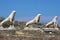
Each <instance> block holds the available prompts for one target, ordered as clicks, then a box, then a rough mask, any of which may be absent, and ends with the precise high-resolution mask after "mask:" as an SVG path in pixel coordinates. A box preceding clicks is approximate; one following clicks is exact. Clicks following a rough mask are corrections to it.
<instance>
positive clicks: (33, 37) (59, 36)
mask: <svg viewBox="0 0 60 40" xmlns="http://www.w3.org/2000/svg"><path fill="white" fill-rule="evenodd" d="M0 40H60V33H58V32H57V33H52V34H49V33H45V32H44V33H41V32H40V31H33V30H32V31H23V30H19V31H16V30H9V31H5V30H4V31H0Z"/></svg>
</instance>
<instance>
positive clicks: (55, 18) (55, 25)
mask: <svg viewBox="0 0 60 40" xmlns="http://www.w3.org/2000/svg"><path fill="white" fill-rule="evenodd" d="M57 18H58V17H57V16H55V17H54V18H53V20H52V21H50V22H49V23H47V24H46V25H45V26H46V27H49V26H50V25H53V26H54V27H57Z"/></svg>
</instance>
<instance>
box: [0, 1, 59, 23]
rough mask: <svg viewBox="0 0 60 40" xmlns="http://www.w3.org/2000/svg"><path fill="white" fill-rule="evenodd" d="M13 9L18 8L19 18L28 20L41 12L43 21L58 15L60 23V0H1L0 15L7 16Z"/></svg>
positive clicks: (17, 17)
mask: <svg viewBox="0 0 60 40" xmlns="http://www.w3.org/2000/svg"><path fill="white" fill-rule="evenodd" d="M13 10H16V16H15V19H17V20H23V21H28V20H31V19H32V18H34V17H35V16H36V15H37V14H38V13H41V14H42V18H41V22H48V21H50V20H52V18H53V17H54V16H58V23H60V22H59V20H60V0H0V16H3V17H5V18H6V17H7V16H8V15H9V14H10V13H11V11H13ZM48 19H49V20H48Z"/></svg>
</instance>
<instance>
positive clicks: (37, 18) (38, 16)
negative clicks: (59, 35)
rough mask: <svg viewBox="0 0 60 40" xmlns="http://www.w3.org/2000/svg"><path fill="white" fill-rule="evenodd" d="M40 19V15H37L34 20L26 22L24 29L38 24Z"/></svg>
mask: <svg viewBox="0 0 60 40" xmlns="http://www.w3.org/2000/svg"><path fill="white" fill-rule="evenodd" d="M40 17H41V14H37V16H36V17H35V18H34V19H32V20H30V21H28V22H27V23H26V27H28V26H29V25H31V24H37V23H39V21H40Z"/></svg>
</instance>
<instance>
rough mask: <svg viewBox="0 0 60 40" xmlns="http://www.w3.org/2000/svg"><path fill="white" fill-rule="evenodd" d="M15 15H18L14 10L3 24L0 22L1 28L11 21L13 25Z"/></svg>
mask: <svg viewBox="0 0 60 40" xmlns="http://www.w3.org/2000/svg"><path fill="white" fill-rule="evenodd" d="M15 14H16V11H15V10H13V11H12V12H11V14H10V15H9V16H8V17H7V18H6V19H4V20H3V21H2V22H0V26H3V23H5V22H7V21H10V22H11V23H12V24H13V23H14V16H15Z"/></svg>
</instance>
